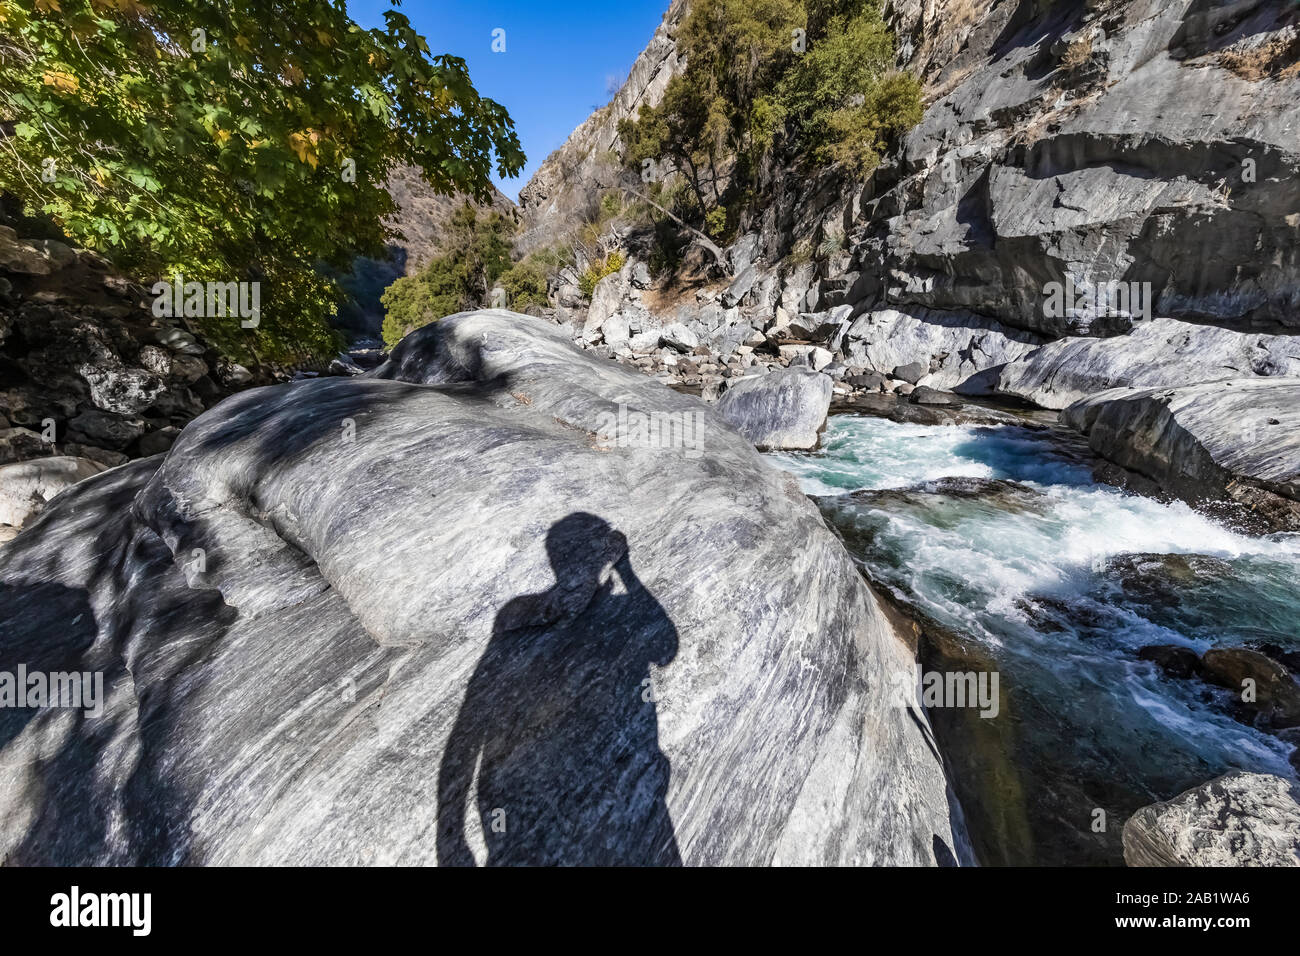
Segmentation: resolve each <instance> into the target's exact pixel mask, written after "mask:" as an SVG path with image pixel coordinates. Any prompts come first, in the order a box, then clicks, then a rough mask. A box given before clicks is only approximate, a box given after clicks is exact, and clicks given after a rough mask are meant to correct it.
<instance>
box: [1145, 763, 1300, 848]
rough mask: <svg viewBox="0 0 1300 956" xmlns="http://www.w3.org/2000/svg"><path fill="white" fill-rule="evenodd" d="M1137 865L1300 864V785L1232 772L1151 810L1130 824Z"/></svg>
mask: <svg viewBox="0 0 1300 956" xmlns="http://www.w3.org/2000/svg"><path fill="white" fill-rule="evenodd" d="M1124 861H1125V862H1126V863H1127V864H1128V865H1129V866H1300V789H1298V788H1297V787H1296V785H1295V783H1294V782H1292V781H1290V780H1286V779H1284V778H1282V777H1276V776H1273V775H1272V774H1265V773H1243V772H1240V771H1237V772H1233V773H1229V774H1225V775H1224V776H1222V777H1218V778H1217V779H1214V780H1211V781H1210V782H1209V783H1205V784H1202V785H1201V786H1199V787H1194V788H1193V789H1191V790H1188V791H1186V792H1184V793H1180V794H1179V795H1178V796H1176V797H1174V798H1173V799H1172V800H1166V801H1165V802H1163V803H1155V804H1152V805H1151V806H1149V807H1143V808H1142V809H1141V810H1139V811H1138V812H1137V813H1135V814H1133V816H1131V817H1129V818H1128V821H1127V822H1126V823H1125V824H1124Z"/></svg>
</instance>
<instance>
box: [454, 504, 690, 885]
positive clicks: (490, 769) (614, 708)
mask: <svg viewBox="0 0 1300 956" xmlns="http://www.w3.org/2000/svg"><path fill="white" fill-rule="evenodd" d="M546 550H547V555H548V557H549V558H550V562H551V567H552V569H553V570H554V572H555V585H554V586H553V587H552V588H550V589H549V590H547V591H544V592H542V593H540V594H527V595H521V596H520V597H516V598H514V599H513V600H511V601H509V602H508V603H507V604H506V605H505V606H504V607H502V608H501V610H500V611H499V612H498V614H497V617H496V621H495V623H494V626H493V629H492V639H491V640H490V641H489V643H488V647H487V650H486V651H484V653H483V656H482V658H481V659H480V660H479V662H478V666H477V667H476V668H475V671H474V675H473V676H472V677H471V679H470V682H469V686H468V688H467V690H466V692H465V699H464V701H463V702H462V704H461V708H460V712H459V714H458V715H457V718H456V722H455V725H454V726H453V727H452V731H451V734H450V736H449V737H448V741H447V746H446V749H445V751H444V753H443V758H442V763H441V766H440V768H439V772H438V837H437V839H438V862H439V864H440V865H443V866H449V865H451V866H456V865H460V866H472V865H474V863H475V860H474V857H473V855H472V852H471V850H470V845H469V839H468V837H467V835H466V827H467V825H469V826H470V828H471V830H472V829H477V828H478V827H474V826H473V821H472V820H468V821H467V820H466V810H467V809H468V808H469V804H470V800H471V796H470V790H471V787H473V788H474V791H475V797H474V802H475V803H477V807H476V808H473V810H472V811H471V812H475V811H476V812H477V817H478V823H479V826H480V827H481V831H482V836H483V841H484V843H485V844H486V848H487V859H486V865H488V866H511V865H532V866H548V865H579V866H582V865H586V866H610V865H634V866H635V865H659V866H664V865H678V866H680V865H681V855H680V853H679V852H678V848H677V839H676V835H675V833H674V831H673V825H672V820H671V818H670V816H669V814H668V807H667V803H666V801H665V796H666V793H667V789H668V778H669V763H668V758H667V757H666V756H664V754H663V753H662V752H661V751H660V750H659V724H658V712H657V708H656V705H655V702H654V697H653V693H652V691H651V684H650V673H649V666H650V664H651V663H653V664H655V665H656V666H658V667H663V666H666V665H667V664H668V663H669V662H670V661H672V659H673V658H674V657H675V656H676V655H677V629H676V628H675V627H674V626H673V623H672V621H671V620H670V619H669V618H668V615H667V613H666V612H665V611H664V609H663V607H662V606H661V605H660V604H659V602H658V601H657V600H655V598H654V596H653V595H651V594H650V592H649V591H647V590H646V589H645V587H644V586H643V585H642V584H641V582H640V581H639V580H638V579H637V576H636V574H635V572H634V571H633V570H632V565H631V563H630V562H629V560H628V555H627V539H626V538H625V537H624V536H623V535H622V534H621V533H620V532H618V531H615V530H614V529H613V528H611V527H610V526H609V524H607V523H606V522H605V521H603V520H601V519H600V518H598V517H596V516H595V515H590V514H585V513H581V512H579V513H575V514H571V515H569V516H567V517H565V518H563V519H562V520H560V521H557V522H556V523H555V524H554V525H552V526H551V529H550V530H549V531H548V533H547V536H546ZM608 569H612V573H609V574H606V575H605V576H604V577H602V573H604V572H606V571H607V570H608ZM616 582H619V583H616ZM476 769H477V774H476V772H475V771H476Z"/></svg>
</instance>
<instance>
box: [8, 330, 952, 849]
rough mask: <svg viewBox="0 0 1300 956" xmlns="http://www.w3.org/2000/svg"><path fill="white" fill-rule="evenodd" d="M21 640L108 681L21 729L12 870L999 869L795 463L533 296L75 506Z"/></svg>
mask: <svg viewBox="0 0 1300 956" xmlns="http://www.w3.org/2000/svg"><path fill="white" fill-rule="evenodd" d="M634 414H636V415H644V416H646V418H647V420H648V421H658V422H661V423H662V422H665V421H667V422H674V421H676V422H681V423H683V424H687V425H688V426H689V427H690V428H692V429H693V428H695V427H696V425H695V423H698V424H699V427H701V428H702V430H703V439H704V440H703V442H702V443H699V444H694V443H688V442H683V443H680V444H674V443H673V442H671V441H669V442H666V443H664V442H659V443H655V442H650V443H645V442H641V441H636V442H632V441H627V442H625V441H622V440H621V439H622V438H628V437H630V436H629V434H628V432H627V431H626V429H625V425H624V423H625V422H628V421H630V420H631V417H632V416H633V415H634ZM620 415H621V416H622V417H621V418H620ZM655 416H658V417H657V418H656V417H655ZM664 416H668V417H664ZM673 416H676V417H673ZM657 434H658V435H659V436H664V435H669V436H670V437H671V435H672V434H673V433H672V432H671V431H668V432H665V431H662V430H661V431H659V432H658V433H657ZM690 434H692V435H697V434H699V433H698V432H691V433H690ZM647 501H649V502H658V503H660V505H661V506H655V507H647V505H646V502H647ZM0 628H2V631H0V667H3V668H8V669H10V670H12V669H13V668H14V667H16V665H17V664H18V663H26V665H27V666H28V668H29V670H31V669H38V668H39V669H44V670H54V669H58V670H73V669H80V670H87V671H95V672H99V673H102V674H103V675H104V695H103V705H104V712H103V714H102V716H99V717H96V718H90V717H84V718H83V716H82V715H81V714H80V713H79V712H70V711H66V710H64V711H57V710H41V711H32V710H18V709H13V708H7V709H4V710H3V711H0V740H2V741H4V743H3V746H2V747H0V759H2V760H3V763H4V765H5V767H6V773H7V774H8V775H9V781H10V782H9V785H8V786H6V787H5V788H3V789H2V790H0V821H3V822H2V823H0V859H3V860H4V861H5V862H8V863H11V864H15V863H62V864H67V863H78V864H88V863H141V864H143V863H172V864H175V863H190V864H237V863H246V864H270V863H294V864H308V865H311V864H368V863H412V864H413V863H432V862H440V863H471V862H476V861H477V862H486V863H489V864H508V863H660V864H673V863H679V862H680V863H687V864H767V863H823V864H830V863H845V864H849V863H852V864H869V863H900V864H902V863H906V864H931V863H934V862H936V860H938V859H940V858H942V859H945V860H946V859H948V858H949V857H950V856H955V857H956V858H958V859H960V860H962V861H967V860H969V859H970V853H969V850H968V849H967V845H966V842H965V839H964V836H963V828H962V826H961V824H960V811H959V810H958V809H957V807H956V804H955V802H953V801H951V800H950V798H949V792H948V790H947V787H946V782H945V779H944V775H943V771H942V768H941V764H940V759H939V756H938V754H937V752H936V751H935V750H934V749H933V745H932V742H931V741H930V740H929V735H928V731H927V728H926V726H925V724H924V720H923V718H922V719H921V722H919V723H918V718H917V717H916V712H915V711H913V712H909V709H908V707H907V706H906V705H905V704H904V703H903V702H899V701H892V700H891V699H889V698H888V697H887V696H886V695H883V694H881V693H880V692H879V688H880V687H882V686H895V685H898V682H901V686H907V687H914V686H915V684H916V671H915V664H914V662H913V660H912V657H911V655H910V653H909V651H908V650H907V649H906V648H905V647H904V645H903V644H902V642H901V641H900V640H899V639H898V636H897V635H896V633H895V631H894V629H893V628H892V627H891V625H890V624H889V622H888V620H887V619H886V618H885V616H884V615H883V613H882V612H881V610H880V608H879V606H878V605H877V604H876V601H875V599H874V597H873V596H872V594H871V592H870V591H869V589H868V588H867V586H866V585H865V584H864V582H863V581H862V579H861V576H860V575H859V573H858V571H857V570H856V568H855V567H854V564H853V562H852V560H851V559H850V558H849V556H848V554H847V553H846V552H845V551H844V548H843V546H842V545H841V544H840V542H839V541H838V540H837V539H836V538H835V536H834V535H833V534H832V533H831V532H830V531H829V530H828V529H827V528H826V526H825V524H824V522H823V520H822V518H821V516H820V515H819V513H818V512H817V509H816V508H815V507H814V506H813V504H812V503H811V502H810V501H809V500H808V499H807V498H806V497H805V496H804V495H802V494H800V493H799V491H798V489H797V486H796V485H795V483H794V481H793V480H792V479H791V478H789V476H786V475H783V474H781V473H779V472H777V471H776V470H774V469H772V468H770V467H769V466H768V465H767V464H766V463H765V462H764V461H763V460H762V458H761V456H759V455H758V454H757V453H756V452H755V451H754V449H753V448H752V446H751V445H750V444H749V443H748V442H747V441H745V440H744V439H743V438H742V437H741V436H740V435H738V434H737V433H735V432H734V431H733V430H732V429H730V428H727V427H725V426H724V425H723V424H722V422H721V420H720V419H718V418H717V417H716V415H715V414H714V413H713V412H712V411H711V410H710V408H709V407H708V406H706V405H704V404H702V403H701V402H700V401H698V400H697V399H693V398H690V397H687V396H683V395H679V394H677V393H676V392H673V391H672V390H670V389H667V388H664V387H662V386H661V385H658V384H656V383H654V382H652V381H650V380H649V379H647V378H645V377H644V376H642V375H640V374H639V373H637V372H634V371H632V370H629V369H624V368H622V367H620V366H618V365H615V364H613V363H609V362H604V361H600V360H598V359H595V358H593V357H591V356H589V355H587V354H584V353H582V352H580V351H578V350H576V349H575V348H574V347H573V346H572V345H571V344H570V343H569V342H568V341H567V339H566V337H565V335H564V333H563V332H561V331H559V330H557V329H555V328H554V327H551V326H547V325H546V324H544V323H542V322H536V321H533V320H530V319H528V318H525V317H523V316H520V315H516V314H512V313H505V312H481V313H470V314H463V315H459V316H454V317H451V318H449V319H444V320H443V321H441V322H439V323H436V324H434V325H430V326H427V327H425V328H423V329H421V330H419V331H417V332H415V333H412V334H411V335H409V336H408V337H407V338H406V339H405V340H404V341H403V342H402V343H400V344H399V345H398V347H397V348H396V349H395V350H394V351H393V353H392V355H391V357H390V359H389V361H388V362H386V363H385V364H384V365H382V366H380V367H379V368H378V369H377V370H376V371H375V372H374V373H373V375H372V376H371V377H364V378H341V377H324V378H319V379H312V380H308V381H303V382H300V383H297V384H293V385H286V386H278V387H272V388H264V389H258V390H254V391H250V392H245V393H242V394H241V395H239V396H236V397H234V398H232V399H230V400H228V401H226V402H224V403H222V404H221V405H220V406H219V407H217V408H216V409H214V410H212V411H210V412H209V413H207V414H206V415H204V416H202V417H200V418H199V419H197V420H196V421H195V422H193V423H192V424H191V425H190V426H189V427H187V428H186V429H185V430H184V431H183V432H182V434H181V435H180V437H179V438H178V439H177V441H176V443H175V445H174V446H173V447H172V449H171V451H170V452H169V453H168V455H167V456H166V457H165V459H163V460H162V462H161V464H160V463H159V460H158V459H150V460H147V461H140V462H135V463H131V464H128V465H126V466H124V467H122V468H119V469H116V470H115V471H113V472H110V473H107V474H103V475H99V476H96V477H95V478H92V479H90V480H89V481H86V482H83V483H82V484H80V485H78V486H77V487H75V488H73V489H70V490H69V491H68V492H66V493H65V494H63V495H62V496H60V497H59V499H58V500H56V501H55V502H53V503H52V504H51V505H50V507H49V508H48V509H47V510H46V511H45V513H44V514H43V515H42V517H41V518H40V519H39V521H38V524H37V525H36V526H35V527H34V528H33V529H32V530H30V531H29V532H25V533H24V534H23V535H21V536H20V537H19V538H17V539H16V540H15V541H13V542H11V543H10V544H9V545H8V546H6V548H5V549H4V551H3V552H0Z"/></svg>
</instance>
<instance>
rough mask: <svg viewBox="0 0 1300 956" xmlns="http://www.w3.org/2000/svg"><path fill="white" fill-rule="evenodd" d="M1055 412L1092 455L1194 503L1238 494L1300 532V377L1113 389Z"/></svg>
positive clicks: (1272, 520)
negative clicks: (1081, 435) (1060, 413)
mask: <svg viewBox="0 0 1300 956" xmlns="http://www.w3.org/2000/svg"><path fill="white" fill-rule="evenodd" d="M1063 419H1064V421H1065V422H1066V424H1068V425H1070V426H1072V427H1074V428H1076V429H1077V430H1079V431H1081V432H1083V433H1084V434H1086V435H1087V436H1088V444H1089V446H1091V448H1092V449H1093V450H1094V451H1096V452H1097V453H1098V454H1100V455H1102V456H1103V457H1105V458H1107V459H1109V460H1110V461H1113V462H1115V463H1116V464H1119V465H1122V466H1123V467H1125V468H1128V469H1130V470H1132V471H1136V472H1139V473H1140V474H1143V475H1145V476H1146V477H1148V478H1151V479H1153V480H1154V481H1156V482H1158V483H1159V484H1160V485H1161V486H1162V487H1163V488H1165V489H1166V490H1167V491H1169V492H1170V493H1172V494H1175V495H1178V496H1180V497H1182V498H1184V499H1186V500H1187V501H1190V502H1192V503H1193V504H1201V503H1203V502H1207V501H1236V502H1239V503H1241V504H1242V505H1245V506H1246V507H1248V508H1250V509H1251V510H1253V511H1255V512H1256V513H1258V514H1259V515H1260V517H1261V518H1263V520H1264V521H1266V522H1267V523H1268V525H1269V526H1270V527H1271V528H1274V529H1276V530H1289V531H1300V378H1289V379H1288V378H1263V379H1260V378H1252V379H1240V380H1238V379H1234V380H1230V381H1224V382H1210V383H1205V384H1201V385H1189V386H1186V387H1185V388H1163V389H1150V388H1148V389H1112V390H1110V391H1106V392H1101V393H1099V394H1097V395H1094V396H1092V397H1090V398H1087V399H1083V400H1081V401H1079V402H1076V403H1075V404H1073V405H1071V406H1070V407H1069V408H1067V409H1066V410H1065V413H1064V415H1063Z"/></svg>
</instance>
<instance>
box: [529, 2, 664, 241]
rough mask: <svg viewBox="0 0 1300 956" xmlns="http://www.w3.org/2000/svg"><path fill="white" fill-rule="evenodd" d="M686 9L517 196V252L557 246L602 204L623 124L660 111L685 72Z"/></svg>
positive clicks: (657, 32) (657, 33) (661, 27)
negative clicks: (681, 50)
mask: <svg viewBox="0 0 1300 956" xmlns="http://www.w3.org/2000/svg"><path fill="white" fill-rule="evenodd" d="M687 6H688V4H687V0H672V3H671V5H670V6H669V7H668V12H667V13H665V14H664V19H663V22H662V23H660V24H659V28H658V29H657V30H655V33H654V36H653V37H652V38H651V39H650V43H649V44H648V45H647V46H646V48H645V50H643V51H642V52H641V55H640V56H638V57H637V58H636V62H635V63H633V64H632V69H631V70H630V71H629V73H628V77H627V80H626V81H625V82H624V83H623V86H622V87H621V88H620V89H619V91H618V93H617V94H615V96H614V99H613V100H611V101H610V102H609V103H608V104H607V105H605V106H603V107H601V108H600V109H598V110H597V111H596V112H594V113H592V114H591V116H589V117H587V119H586V120H585V121H583V123H582V125H581V126H579V127H578V128H577V129H575V130H574V131H573V132H572V133H571V134H569V138H568V139H567V140H565V141H564V145H563V146H561V147H560V148H559V149H557V150H556V151H555V152H553V153H551V155H550V156H548V157H547V158H546V161H545V162H544V163H542V165H541V166H540V167H539V168H538V170H537V172H536V173H535V174H534V175H533V178H532V179H531V180H529V181H528V185H526V186H525V187H524V188H523V189H521V190H520V191H519V206H520V216H521V218H522V224H523V228H522V230H521V232H520V236H519V239H518V242H517V245H516V247H517V248H518V249H519V251H520V252H525V253H526V252H531V251H533V250H534V249H537V248H538V247H540V246H543V245H545V244H546V243H548V242H551V241H554V239H555V238H556V236H558V235H562V234H563V233H564V232H566V231H568V230H569V229H571V228H572V227H573V226H575V225H577V224H579V223H581V222H582V221H583V219H584V216H585V214H587V213H589V212H590V211H591V210H592V209H594V207H595V205H596V203H598V202H599V201H600V196H599V190H597V189H595V188H593V183H595V182H597V181H605V180H609V179H611V178H612V172H613V170H614V169H615V166H614V164H611V163H609V162H608V160H607V154H608V153H609V151H610V150H611V149H613V148H614V146H615V145H616V143H617V142H618V124H619V121H620V120H622V119H625V118H627V117H631V116H635V115H636V112H637V110H639V109H640V108H641V105H642V104H649V105H650V106H655V105H658V103H659V101H660V99H661V98H662V97H663V95H664V90H665V89H666V88H667V86H668V81H669V80H671V79H672V78H673V77H674V76H675V75H676V74H677V73H679V72H680V71H681V69H682V67H683V66H684V61H683V60H681V59H679V58H678V56H677V44H676V40H675V37H676V36H677V29H678V27H679V26H681V23H682V20H683V19H685V17H686V12H687Z"/></svg>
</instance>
